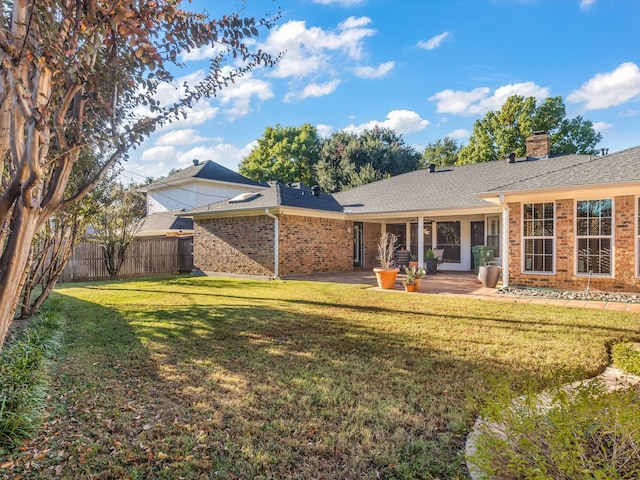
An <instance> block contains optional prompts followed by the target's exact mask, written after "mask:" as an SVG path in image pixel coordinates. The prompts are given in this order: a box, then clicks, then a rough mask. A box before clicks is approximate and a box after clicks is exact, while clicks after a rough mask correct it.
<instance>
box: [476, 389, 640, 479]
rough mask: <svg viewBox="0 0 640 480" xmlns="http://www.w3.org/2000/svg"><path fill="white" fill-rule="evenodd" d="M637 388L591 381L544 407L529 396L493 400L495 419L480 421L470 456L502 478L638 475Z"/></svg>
mask: <svg viewBox="0 0 640 480" xmlns="http://www.w3.org/2000/svg"><path fill="white" fill-rule="evenodd" d="M639 393H640V391H639V390H638V389H637V388H634V389H630V390H627V391H618V392H613V393H607V391H606V389H605V387H604V386H603V385H602V384H601V383H600V382H597V381H592V382H588V383H585V384H584V385H582V386H580V387H578V388H577V389H576V390H575V391H573V392H572V393H571V394H569V393H567V392H566V391H558V392H557V393H556V394H555V396H553V397H552V398H551V399H550V402H549V404H548V405H546V406H545V407H540V406H539V404H538V403H537V400H536V397H534V396H527V398H526V399H525V400H523V401H521V402H517V403H515V404H511V406H507V405H504V404H501V405H498V404H496V405H493V407H494V408H493V410H494V413H495V415H494V418H493V419H492V420H493V421H495V422H496V423H488V422H485V423H484V424H483V426H482V428H481V434H480V435H479V436H478V438H477V444H476V447H477V449H476V453H475V455H474V456H473V457H472V458H471V461H473V462H474V463H475V465H477V466H478V467H479V468H480V469H481V470H483V471H484V472H486V473H487V474H488V475H491V476H492V477H491V478H495V479H502V480H504V479H519V478H527V479H540V480H542V479H566V480H569V479H571V480H582V479H584V480H586V479H637V478H640V395H639Z"/></svg>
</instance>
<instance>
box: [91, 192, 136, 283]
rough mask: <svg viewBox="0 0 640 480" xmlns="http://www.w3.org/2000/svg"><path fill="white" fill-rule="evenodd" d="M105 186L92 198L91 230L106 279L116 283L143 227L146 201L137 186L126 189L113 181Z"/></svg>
mask: <svg viewBox="0 0 640 480" xmlns="http://www.w3.org/2000/svg"><path fill="white" fill-rule="evenodd" d="M105 183H106V184H105V185H103V187H102V188H101V189H100V190H99V191H96V192H94V193H95V195H93V196H92V198H91V201H92V203H93V210H92V212H93V214H92V216H91V226H92V227H93V228H94V236H95V238H96V239H97V240H98V241H99V242H100V246H101V247H102V253H103V258H104V261H105V265H106V267H107V271H108V272H109V277H110V278H111V279H116V278H118V275H119V273H120V269H121V268H122V265H123V263H124V258H125V257H124V256H125V253H126V251H127V248H128V246H129V244H130V243H131V242H132V241H133V238H134V236H135V234H136V233H137V232H138V230H140V228H141V227H142V223H143V221H144V218H145V214H146V200H145V197H144V195H142V193H141V192H140V191H138V189H137V186H136V185H129V186H125V185H122V184H121V183H118V182H112V181H106V182H105Z"/></svg>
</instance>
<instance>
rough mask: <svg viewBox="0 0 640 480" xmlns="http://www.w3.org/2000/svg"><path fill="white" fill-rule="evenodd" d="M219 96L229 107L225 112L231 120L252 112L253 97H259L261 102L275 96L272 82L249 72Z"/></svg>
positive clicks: (223, 90)
mask: <svg viewBox="0 0 640 480" xmlns="http://www.w3.org/2000/svg"><path fill="white" fill-rule="evenodd" d="M218 98H220V101H221V103H222V105H223V106H226V107H227V108H225V110H224V113H225V114H226V115H228V116H229V118H230V119H231V120H235V119H236V118H239V117H243V116H245V115H247V114H248V113H250V112H251V101H252V99H253V98H257V99H258V100H259V101H260V102H265V101H267V100H270V99H271V98H273V90H272V89H271V84H270V83H268V82H265V81H264V80H260V79H257V78H252V76H251V74H247V75H245V76H244V77H242V78H240V79H238V80H237V81H236V82H235V83H232V84H229V86H227V87H225V88H224V89H222V90H221V91H220V94H219V95H218Z"/></svg>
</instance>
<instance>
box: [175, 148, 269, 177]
mask: <svg viewBox="0 0 640 480" xmlns="http://www.w3.org/2000/svg"><path fill="white" fill-rule="evenodd" d="M256 145H257V142H251V143H249V144H248V145H245V146H244V147H237V146H236V145H233V144H230V143H219V144H218V145H211V146H200V147H195V148H192V149H190V150H187V151H184V152H180V153H179V154H178V155H177V157H176V159H177V161H178V163H179V164H181V165H185V166H188V165H190V164H191V162H192V161H193V159H194V158H197V159H198V160H201V161H207V160H213V161H214V162H216V163H219V164H220V165H223V166H225V167H227V168H229V169H231V170H234V171H236V172H237V171H238V165H239V164H240V161H241V160H242V159H243V158H244V157H246V156H247V155H249V153H250V152H251V150H253V148H254V147H255V146H256Z"/></svg>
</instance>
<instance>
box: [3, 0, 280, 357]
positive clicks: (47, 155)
mask: <svg viewBox="0 0 640 480" xmlns="http://www.w3.org/2000/svg"><path fill="white" fill-rule="evenodd" d="M276 18H277V16H276ZM273 22H274V19H271V18H266V19H263V20H259V21H256V20H255V19H253V18H243V17H242V16H240V15H238V14H230V15H226V16H224V17H222V18H220V19H211V18H209V17H208V15H207V14H203V13H193V12H189V11H188V9H184V8H181V0H140V1H135V2H134V1H131V0H78V1H75V0H74V1H71V0H4V1H3V2H2V8H0V64H1V65H2V68H1V69H0V156H1V157H2V160H3V163H2V167H0V188H1V190H0V232H2V233H0V246H1V248H2V250H1V253H0V278H1V279H2V281H1V282H0V347H1V346H2V344H3V343H4V339H5V336H6V332H7V329H8V327H9V324H10V322H11V321H12V319H13V317H14V314H15V311H16V309H17V306H18V303H19V298H20V292H21V291H22V285H23V282H24V279H25V271H27V270H28V269H29V261H30V251H31V246H32V244H33V240H34V238H35V236H36V235H37V233H38V232H40V230H41V229H42V227H43V226H44V225H45V223H47V221H48V220H49V218H50V217H51V216H52V215H54V214H55V213H56V212H58V211H61V210H64V209H66V208H67V207H69V206H71V205H73V204H75V203H77V202H78V201H80V200H81V199H82V198H83V197H85V196H86V195H87V194H88V193H89V192H90V191H91V190H92V189H93V188H94V187H95V186H96V185H97V184H98V183H99V182H100V179H101V178H102V177H103V176H104V175H105V173H106V172H107V171H109V170H110V169H111V168H112V167H113V166H114V165H115V164H117V163H118V162H119V161H121V160H124V159H126V158H127V152H128V151H129V149H130V148H132V147H134V146H136V145H139V144H140V142H141V141H142V140H143V139H144V138H145V137H147V136H148V135H149V134H150V133H152V132H153V131H154V130H155V129H156V128H157V126H159V125H163V124H166V123H168V122H171V121H172V120H174V119H176V118H181V117H183V116H187V115H188V112H189V110H190V108H191V107H193V106H194V105H195V104H196V103H197V102H198V101H199V100H201V99H203V98H207V97H211V96H214V95H216V94H217V93H218V92H219V91H220V90H221V89H223V88H225V86H227V85H229V84H230V83H232V82H234V81H235V80H237V79H238V78H239V77H241V76H243V75H244V74H246V73H247V72H249V71H251V70H253V69H255V68H257V67H261V66H272V65H274V63H275V62H276V61H277V58H273V57H272V56H270V55H268V54H267V53H265V52H263V51H261V50H255V49H254V46H255V42H253V40H252V39H253V37H256V36H258V35H259V33H260V30H264V29H268V28H271V27H272V26H273V24H274V23H273ZM203 46H215V47H216V51H218V52H219V53H218V55H217V56H216V57H215V58H214V59H213V60H212V61H211V62H210V66H209V71H208V72H207V73H206V75H205V76H204V78H203V79H202V81H201V82H200V83H198V84H197V85H192V86H190V87H187V88H186V89H185V90H184V94H183V95H181V96H180V98H179V99H178V100H177V101H176V102H175V103H172V104H169V105H161V104H159V103H158V102H157V101H156V99H155V94H156V92H157V90H158V87H159V86H160V85H161V84H162V83H163V82H171V81H172V80H173V79H174V78H173V73H172V72H174V71H175V70H174V67H176V68H179V67H180V66H181V64H180V58H181V55H182V54H183V53H186V52H188V51H190V50H193V49H196V48H200V47H203ZM146 109H147V110H149V113H148V114H143V115H141V114H140V112H141V111H145V110H146ZM88 148H95V149H98V150H100V151H101V152H103V153H102V154H101V155H99V156H97V157H96V158H101V159H104V160H103V161H102V163H101V164H100V168H99V169H98V170H97V173H96V175H94V176H93V177H92V178H90V179H88V180H87V181H86V182H85V183H83V184H81V185H78V186H77V188H76V189H75V190H74V191H68V190H67V186H68V184H69V178H70V176H71V175H72V172H73V171H74V170H77V169H78V168H82V167H81V166H80V165H79V162H78V159H79V156H80V153H81V151H82V150H84V149H88Z"/></svg>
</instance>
